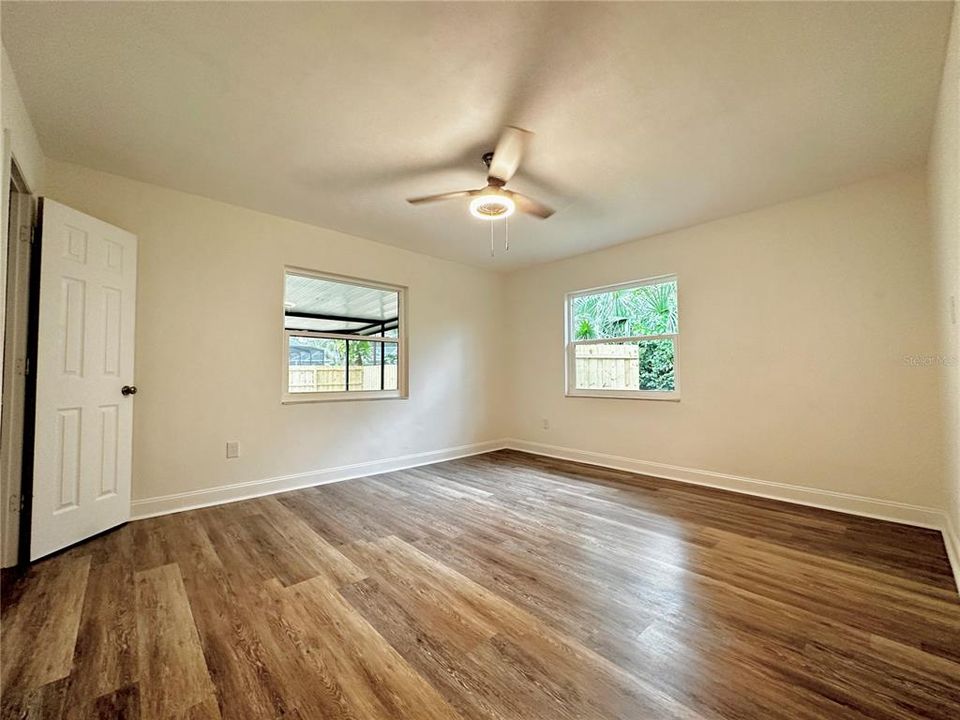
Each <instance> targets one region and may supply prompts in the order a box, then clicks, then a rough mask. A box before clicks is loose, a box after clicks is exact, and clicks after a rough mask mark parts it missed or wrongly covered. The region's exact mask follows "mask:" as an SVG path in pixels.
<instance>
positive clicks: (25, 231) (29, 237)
mask: <svg viewBox="0 0 960 720" xmlns="http://www.w3.org/2000/svg"><path fill="white" fill-rule="evenodd" d="M20 242H25V243H32V242H33V233H32V232H30V226H29V225H21V226H20Z"/></svg>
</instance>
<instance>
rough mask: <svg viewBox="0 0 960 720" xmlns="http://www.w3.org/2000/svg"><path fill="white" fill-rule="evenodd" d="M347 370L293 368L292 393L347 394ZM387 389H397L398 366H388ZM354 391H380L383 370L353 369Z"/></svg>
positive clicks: (355, 367) (363, 366)
mask: <svg viewBox="0 0 960 720" xmlns="http://www.w3.org/2000/svg"><path fill="white" fill-rule="evenodd" d="M345 376H346V369H345V368H343V367H342V366H340V367H338V366H336V365H291V366H290V369H289V386H290V392H292V393H296V392H343V391H344V390H346V387H347V385H346V377H345ZM383 381H384V382H383V387H384V389H385V390H396V388H397V366H396V365H384V367H383ZM350 389H351V390H379V389H380V366H379V365H362V366H354V367H351V368H350Z"/></svg>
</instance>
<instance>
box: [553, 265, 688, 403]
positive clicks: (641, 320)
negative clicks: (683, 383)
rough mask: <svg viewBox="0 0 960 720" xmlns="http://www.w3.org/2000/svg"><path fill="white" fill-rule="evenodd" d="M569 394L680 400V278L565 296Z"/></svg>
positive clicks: (645, 281)
mask: <svg viewBox="0 0 960 720" xmlns="http://www.w3.org/2000/svg"><path fill="white" fill-rule="evenodd" d="M566 337H567V395H571V396H587V397H619V398H641V399H650V400H678V399H679V398H680V386H679V382H678V379H677V357H678V351H679V343H680V335H679V318H678V313H677V278H676V277H674V276H666V277H658V278H651V279H649V280H640V281H637V282H632V283H625V284H623V285H611V286H609V287H603V288H595V289H593V290H583V291H580V292H575V293H570V294H568V295H567V330H566Z"/></svg>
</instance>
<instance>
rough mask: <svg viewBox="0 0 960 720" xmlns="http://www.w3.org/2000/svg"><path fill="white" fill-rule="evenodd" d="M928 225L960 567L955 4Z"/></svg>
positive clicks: (959, 139) (959, 51)
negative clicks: (933, 257) (932, 246)
mask: <svg viewBox="0 0 960 720" xmlns="http://www.w3.org/2000/svg"><path fill="white" fill-rule="evenodd" d="M928 169H929V174H928V181H929V188H930V210H931V213H930V215H931V226H932V230H933V238H934V243H935V247H936V253H937V257H936V263H937V269H938V271H939V276H938V281H939V282H938V285H937V288H938V298H937V302H938V305H939V307H938V310H939V316H940V318H941V323H940V338H941V343H942V345H941V351H940V352H941V356H942V357H943V358H944V361H945V362H944V364H943V365H942V367H941V371H942V373H943V383H944V394H943V400H944V414H945V416H946V446H947V452H946V455H945V464H946V467H947V473H946V481H947V492H946V498H945V502H946V509H947V512H948V513H949V515H950V518H951V521H952V526H953V534H954V537H953V543H954V548H955V552H956V553H957V556H958V557H957V560H956V561H957V562H958V563H960V537H958V534H960V457H958V454H960V448H958V445H960V377H958V375H960V368H958V365H957V363H958V359H960V343H958V333H957V327H958V326H957V321H956V319H955V317H954V316H955V313H956V312H960V308H957V309H956V310H954V309H952V308H951V304H953V303H957V302H958V295H960V288H958V280H960V278H958V272H960V269H958V255H960V9H958V8H957V6H956V5H954V12H953V22H952V25H951V32H950V45H949V47H948V48H947V59H946V64H945V65H944V70H943V81H942V84H941V87H940V102H939V106H938V109H937V120H936V125H935V127H934V132H933V140H932V142H931V146H930V160H929V163H928Z"/></svg>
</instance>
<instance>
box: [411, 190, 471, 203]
mask: <svg viewBox="0 0 960 720" xmlns="http://www.w3.org/2000/svg"><path fill="white" fill-rule="evenodd" d="M478 192H480V191H479V190H458V191H456V192H448V193H440V194H439V195H424V196H423V197H415V198H407V202H408V203H410V204H411V205H420V204H421V203H431V202H437V201H439V200H453V199H454V198H459V197H470V196H471V195H476V194H477V193H478Z"/></svg>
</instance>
